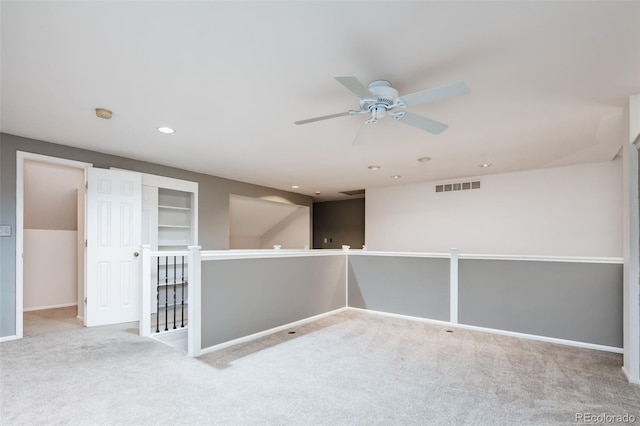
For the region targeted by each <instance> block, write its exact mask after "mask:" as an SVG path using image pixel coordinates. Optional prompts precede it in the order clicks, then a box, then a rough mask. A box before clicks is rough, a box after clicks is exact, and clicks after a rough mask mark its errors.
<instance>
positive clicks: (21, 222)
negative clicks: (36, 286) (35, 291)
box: [16, 151, 93, 339]
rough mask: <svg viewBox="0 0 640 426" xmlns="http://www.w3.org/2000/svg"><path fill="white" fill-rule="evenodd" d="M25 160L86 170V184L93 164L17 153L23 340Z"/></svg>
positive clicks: (18, 286) (19, 320)
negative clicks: (88, 172) (88, 170)
mask: <svg viewBox="0 0 640 426" xmlns="http://www.w3.org/2000/svg"><path fill="white" fill-rule="evenodd" d="M25 160H32V161H40V162H43V163H50V164H58V165H61V166H67V167H76V168H80V169H84V176H85V182H86V181H87V168H89V167H92V166H93V164H91V163H84V162H81V161H75V160H68V159H65V158H58V157H50V156H48V155H41V154H34V153H31V152H23V151H16V338H18V339H22V337H23V335H24V324H23V319H22V316H23V309H24V300H23V298H24V262H23V258H22V255H23V252H24V162H25Z"/></svg>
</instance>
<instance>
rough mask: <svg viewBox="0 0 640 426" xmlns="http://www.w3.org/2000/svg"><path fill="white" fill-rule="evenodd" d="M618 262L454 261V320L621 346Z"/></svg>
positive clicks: (620, 286)
mask: <svg viewBox="0 0 640 426" xmlns="http://www.w3.org/2000/svg"><path fill="white" fill-rule="evenodd" d="M622 269H623V265H621V264H605V263H567V262H541V261H517V260H476V259H474V260H470V259H463V260H460V261H459V278H458V279H459V281H458V283H459V284H458V292H459V298H458V303H459V304H458V309H459V317H458V318H459V322H460V323H461V324H468V325H474V326H480V327H488V328H494V329H498V330H507V331H514V332H519V333H526V334H533V335H538V336H547V337H555V338H559V339H567V340H574V341H578V342H586V343H593V344H598V345H605V346H613V347H617V348H620V347H622Z"/></svg>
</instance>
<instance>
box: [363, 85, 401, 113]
mask: <svg viewBox="0 0 640 426" xmlns="http://www.w3.org/2000/svg"><path fill="white" fill-rule="evenodd" d="M367 88H368V89H369V92H371V94H372V95H374V96H375V99H362V100H360V108H362V110H363V111H368V112H370V113H371V114H372V119H373V120H375V119H376V118H382V117H384V116H385V115H386V113H387V110H389V109H391V108H393V105H394V103H395V102H396V99H397V98H398V91H397V90H396V89H394V88H393V87H391V83H389V82H388V81H386V80H376V81H372V82H371V83H369V86H368V87H367Z"/></svg>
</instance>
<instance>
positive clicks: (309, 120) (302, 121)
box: [293, 111, 358, 124]
mask: <svg viewBox="0 0 640 426" xmlns="http://www.w3.org/2000/svg"><path fill="white" fill-rule="evenodd" d="M357 112H358V111H347V112H339V113H337V114H331V115H323V116H322V117H315V118H307V119H306V120H300V121H295V122H294V123H293V124H307V123H313V122H314V121H321V120H328V119H330V118H336V117H342V116H345V115H353V114H355V113H357Z"/></svg>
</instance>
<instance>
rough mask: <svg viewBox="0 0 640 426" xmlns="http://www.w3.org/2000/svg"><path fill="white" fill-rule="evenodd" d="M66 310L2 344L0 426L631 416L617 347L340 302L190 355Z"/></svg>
mask: <svg viewBox="0 0 640 426" xmlns="http://www.w3.org/2000/svg"><path fill="white" fill-rule="evenodd" d="M66 311H67V312H66V313H65V310H55V311H41V312H39V313H30V314H27V315H26V316H25V335H26V337H25V339H23V340H21V341H13V342H5V343H2V344H0V356H1V359H0V368H1V370H0V374H1V376H0V377H1V382H0V391H1V394H0V397H1V403H0V423H1V424H2V425H14V424H28V425H32V424H72V425H129V424H132V425H133V424H136V425H137V424H159V425H161V424H166V425H175V424H183V425H205V424H207V425H208V424H211V425H271V424H273V425H431V424H434V425H455V424H460V425H546V424H548V425H555V424H575V423H576V413H591V414H592V415H602V414H606V415H624V414H627V413H629V414H631V415H633V416H635V417H636V422H637V423H640V387H639V386H635V385H629V384H628V383H627V382H626V381H625V379H624V377H623V375H622V373H621V371H620V367H621V361H622V358H621V356H620V355H617V354H610V353H605V352H598V351H592V350H586V349H577V348H572V347H566V346H558V345H552V344H548V343H541V342H532V341H527V340H521V339H516V338H511V337H505V336H497V335H491V334H486V333H480V332H473V331H466V330H458V329H452V332H447V329H446V328H445V327H441V326H434V325H428V324H423V323H417V322H412V321H405V320H399V319H391V318H383V317H378V316H374V315H369V314H364V313H360V312H352V311H350V312H345V313H341V314H338V315H334V316H332V317H328V318H325V319H322V320H319V321H316V322H314V323H311V324H307V325H304V326H301V327H297V328H295V329H293V330H287V331H284V332H280V333H277V334H274V335H272V336H268V337H266V338H263V339H260V340H257V341H253V342H250V343H246V344H242V345H238V346H235V347H232V348H228V349H225V350H222V351H219V352H215V353H212V354H208V355H204V356H202V357H200V358H199V359H191V358H189V357H187V356H186V355H185V354H183V353H182V352H180V351H178V350H175V349H172V348H170V347H169V346H166V345H164V344H162V343H159V342H156V341H154V340H152V339H146V338H141V337H139V336H137V323H134V324H124V325H118V326H108V327H96V328H90V329H87V328H83V327H81V326H80V324H79V322H78V321H77V320H75V319H73V318H72V315H70V313H69V312H68V311H69V310H66ZM289 332H295V333H293V334H290V333H289Z"/></svg>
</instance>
